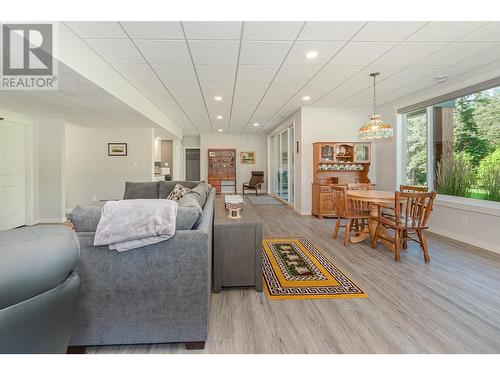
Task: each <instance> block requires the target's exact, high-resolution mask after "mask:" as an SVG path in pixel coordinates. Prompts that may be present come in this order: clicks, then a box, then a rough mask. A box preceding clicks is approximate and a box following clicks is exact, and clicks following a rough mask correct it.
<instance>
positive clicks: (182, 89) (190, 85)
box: [168, 82, 202, 102]
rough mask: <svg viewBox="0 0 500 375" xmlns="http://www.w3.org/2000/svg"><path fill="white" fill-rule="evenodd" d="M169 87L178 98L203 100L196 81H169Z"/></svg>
mask: <svg viewBox="0 0 500 375" xmlns="http://www.w3.org/2000/svg"><path fill="white" fill-rule="evenodd" d="M168 89H169V90H170V92H171V93H172V95H173V96H174V98H175V99H176V100H182V101H193V102H199V101H201V100H202V98H201V92H200V87H199V86H198V83H196V82H169V84H168Z"/></svg>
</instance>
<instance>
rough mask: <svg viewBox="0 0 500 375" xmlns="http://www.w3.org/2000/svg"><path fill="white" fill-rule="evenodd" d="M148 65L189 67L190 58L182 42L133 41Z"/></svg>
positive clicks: (184, 43)
mask: <svg viewBox="0 0 500 375" xmlns="http://www.w3.org/2000/svg"><path fill="white" fill-rule="evenodd" d="M135 43H136V45H137V47H138V48H139V50H140V51H141V52H142V54H143V55H144V57H145V58H146V59H147V60H148V61H149V63H150V64H172V65H190V64H191V58H190V56H189V51H188V49H187V46H186V42H185V41H183V40H148V39H135Z"/></svg>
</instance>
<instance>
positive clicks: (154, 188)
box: [70, 181, 215, 348]
mask: <svg viewBox="0 0 500 375" xmlns="http://www.w3.org/2000/svg"><path fill="white" fill-rule="evenodd" d="M175 183H176V181H160V182H147V183H127V184H126V188H125V194H124V199H156V198H158V199H164V198H166V197H167V196H168V194H169V193H170V191H171V190H172V189H173V187H174V185H175ZM179 183H181V184H182V185H184V186H186V187H189V188H193V190H192V191H191V192H190V193H189V194H188V195H187V196H185V197H184V198H182V199H181V201H179V210H178V214H177V224H176V233H175V236H174V237H173V238H171V239H169V240H167V241H163V242H160V243H157V244H154V245H150V246H145V247H142V248H138V249H134V250H129V251H125V252H122V253H119V252H117V251H114V250H109V249H108V248H107V246H101V247H95V246H94V245H93V242H94V234H95V233H94V232H95V229H96V227H97V223H98V221H99V217H100V207H95V206H78V207H76V208H75V209H74V210H73V212H72V215H71V220H72V222H73V223H74V225H75V230H76V232H77V236H78V240H79V243H80V249H81V250H80V251H81V260H80V263H79V265H78V266H77V268H76V271H77V272H78V274H79V275H80V277H81V285H82V288H81V296H80V302H79V304H78V308H77V313H76V324H75V325H76V326H75V331H74V335H73V337H72V339H71V342H70V345H71V346H89V345H112V344H141V343H167V342H182V343H186V346H187V347H188V348H201V347H203V346H204V342H205V341H206V339H207V334H208V313H209V309H210V293H211V265H212V228H213V214H214V207H215V190H214V189H212V188H211V187H210V185H206V184H201V185H199V183H198V182H190V181H183V182H181V181H179ZM193 198H194V199H193ZM194 200H196V201H198V202H199V206H198V205H197V204H195V203H193V201H194Z"/></svg>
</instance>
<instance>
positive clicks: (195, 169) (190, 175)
mask: <svg viewBox="0 0 500 375" xmlns="http://www.w3.org/2000/svg"><path fill="white" fill-rule="evenodd" d="M186 181H200V149H199V148H186Z"/></svg>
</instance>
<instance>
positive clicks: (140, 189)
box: [123, 181, 159, 199]
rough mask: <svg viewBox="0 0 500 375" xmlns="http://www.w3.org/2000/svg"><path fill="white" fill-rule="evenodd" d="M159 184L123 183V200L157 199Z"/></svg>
mask: <svg viewBox="0 0 500 375" xmlns="http://www.w3.org/2000/svg"><path fill="white" fill-rule="evenodd" d="M158 189H159V184H158V182H157V181H155V182H129V181H127V182H126V183H125V193H124V194H123V199H158Z"/></svg>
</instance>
